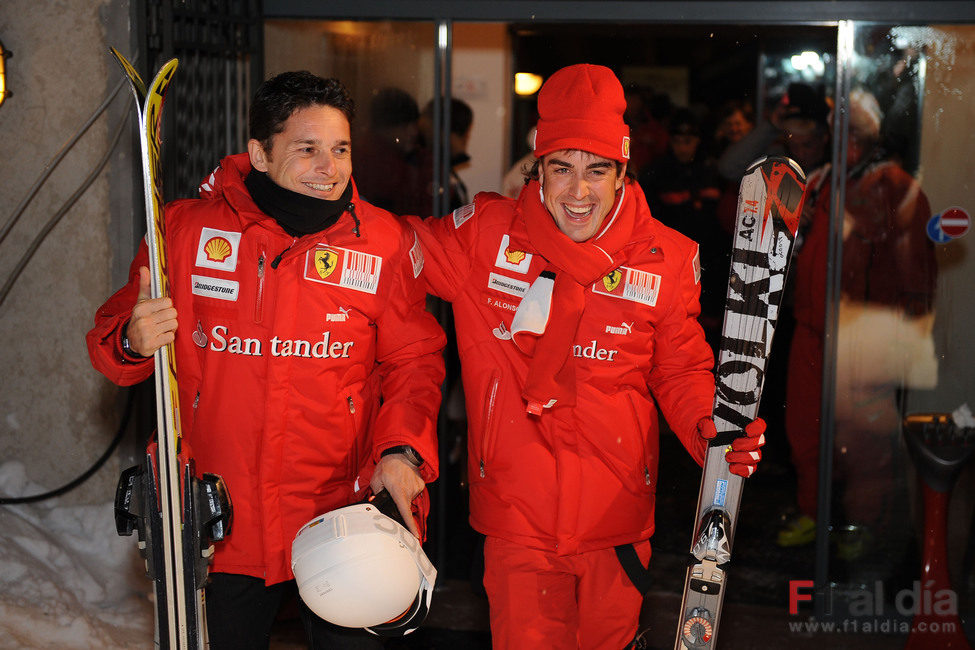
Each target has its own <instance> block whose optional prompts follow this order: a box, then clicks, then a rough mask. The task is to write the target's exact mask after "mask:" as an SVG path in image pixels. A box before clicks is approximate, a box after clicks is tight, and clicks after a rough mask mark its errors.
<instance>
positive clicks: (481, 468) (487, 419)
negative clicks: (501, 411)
mask: <svg viewBox="0 0 975 650" xmlns="http://www.w3.org/2000/svg"><path fill="white" fill-rule="evenodd" d="M500 388H501V373H500V372H499V371H497V370H495V371H494V373H492V374H491V381H489V382H488V389H487V393H486V394H485V399H484V419H483V424H482V426H481V431H482V433H481V440H480V443H481V444H480V448H479V449H478V475H479V476H480V477H481V478H484V477H485V476H486V475H487V461H488V459H489V458H490V456H491V451H492V450H493V446H494V438H495V436H496V435H497V432H496V424H497V419H498V397H499V392H500Z"/></svg>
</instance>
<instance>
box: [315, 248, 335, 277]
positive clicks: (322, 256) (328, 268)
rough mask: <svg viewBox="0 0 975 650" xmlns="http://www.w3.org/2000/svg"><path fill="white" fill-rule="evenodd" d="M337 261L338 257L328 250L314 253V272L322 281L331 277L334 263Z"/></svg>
mask: <svg viewBox="0 0 975 650" xmlns="http://www.w3.org/2000/svg"><path fill="white" fill-rule="evenodd" d="M338 261H339V256H338V255H337V254H336V253H335V252H334V251H330V250H328V249H325V250H316V251H315V270H316V271H318V275H319V277H321V278H322V279H323V280H324V279H325V278H327V277H328V276H330V275H332V271H334V270H335V263H336V262H338Z"/></svg>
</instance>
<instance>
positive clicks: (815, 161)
mask: <svg viewBox="0 0 975 650" xmlns="http://www.w3.org/2000/svg"><path fill="white" fill-rule="evenodd" d="M829 111H830V106H829V103H828V102H827V101H826V100H825V98H824V97H823V92H822V91H821V90H817V89H815V88H813V87H812V86H810V85H808V84H804V83H792V84H789V89H788V91H787V92H786V93H785V94H784V95H783V96H782V98H781V99H780V100H779V101H778V102H777V103H776V104H775V106H774V107H773V108H772V110H771V111H770V112H769V118H768V120H766V121H764V122H762V123H760V124H758V125H757V126H756V127H755V128H753V129H752V130H751V131H750V132H749V133H748V134H747V135H745V136H744V137H743V138H742V139H740V140H739V141H738V142H736V143H733V144H729V146H728V147H727V148H726V149H725V150H724V152H723V153H722V154H721V157H720V158H719V159H718V172H719V173H720V174H721V176H723V177H724V178H726V179H727V180H729V181H732V182H736V183H737V182H740V181H741V178H742V176H743V175H744V173H745V170H746V169H747V168H748V166H749V165H750V164H752V163H753V162H755V160H756V159H758V158H760V157H762V156H788V157H789V158H792V159H793V160H794V161H796V162H797V163H799V166H800V167H801V168H802V170H803V172H804V173H806V174H808V173H809V172H811V171H812V170H814V169H816V168H817V167H819V166H820V165H822V164H823V163H825V162H827V157H828V155H829V122H828V117H829Z"/></svg>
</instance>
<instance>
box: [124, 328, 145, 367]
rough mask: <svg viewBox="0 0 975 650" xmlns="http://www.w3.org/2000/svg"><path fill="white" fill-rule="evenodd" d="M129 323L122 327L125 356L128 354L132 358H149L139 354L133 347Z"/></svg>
mask: <svg viewBox="0 0 975 650" xmlns="http://www.w3.org/2000/svg"><path fill="white" fill-rule="evenodd" d="M128 330H129V324H128V323H126V324H125V326H124V327H123V328H122V353H123V356H127V357H129V358H132V359H147V358H148V357H146V356H144V355H141V354H139V353H138V352H136V351H135V350H133V349H132V345H131V344H130V343H129V332H128Z"/></svg>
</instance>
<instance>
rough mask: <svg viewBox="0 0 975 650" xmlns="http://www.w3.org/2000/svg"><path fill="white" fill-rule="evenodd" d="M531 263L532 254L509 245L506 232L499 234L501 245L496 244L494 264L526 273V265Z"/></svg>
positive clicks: (509, 241)
mask: <svg viewBox="0 0 975 650" xmlns="http://www.w3.org/2000/svg"><path fill="white" fill-rule="evenodd" d="M531 263H532V254H531V253H526V252H525V251H522V250H518V249H517V248H512V247H511V240H510V238H509V237H508V235H507V233H506V234H504V235H502V236H501V245H500V246H498V257H497V259H495V261H494V265H495V266H497V267H499V268H502V269H507V270H509V271H515V272H517V273H528V267H529V266H531Z"/></svg>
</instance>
